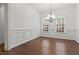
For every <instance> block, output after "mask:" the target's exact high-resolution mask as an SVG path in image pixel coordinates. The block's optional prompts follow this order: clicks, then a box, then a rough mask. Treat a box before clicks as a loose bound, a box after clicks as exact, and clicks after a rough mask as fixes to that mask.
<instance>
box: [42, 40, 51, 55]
mask: <svg viewBox="0 0 79 59" xmlns="http://www.w3.org/2000/svg"><path fill="white" fill-rule="evenodd" d="M49 45H50V43H49V40H43V41H42V48H43V49H42V51H43V54H45V55H47V54H48V53H49Z"/></svg>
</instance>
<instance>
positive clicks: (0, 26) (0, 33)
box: [0, 6, 4, 44]
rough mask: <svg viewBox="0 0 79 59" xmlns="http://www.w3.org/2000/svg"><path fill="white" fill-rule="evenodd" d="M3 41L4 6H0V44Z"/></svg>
mask: <svg viewBox="0 0 79 59" xmlns="http://www.w3.org/2000/svg"><path fill="white" fill-rule="evenodd" d="M1 43H4V6H1V7H0V44H1Z"/></svg>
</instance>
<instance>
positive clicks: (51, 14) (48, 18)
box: [46, 3, 56, 22]
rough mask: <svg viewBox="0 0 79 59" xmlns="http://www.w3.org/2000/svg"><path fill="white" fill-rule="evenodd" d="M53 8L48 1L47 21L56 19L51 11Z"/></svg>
mask: <svg viewBox="0 0 79 59" xmlns="http://www.w3.org/2000/svg"><path fill="white" fill-rule="evenodd" d="M52 10H53V8H52V3H50V13H49V15H48V16H47V17H46V20H47V21H50V22H52V21H54V20H55V19H56V17H55V16H54V14H53V12H52Z"/></svg>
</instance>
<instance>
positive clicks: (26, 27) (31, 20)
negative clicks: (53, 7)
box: [8, 3, 40, 49]
mask: <svg viewBox="0 0 79 59" xmlns="http://www.w3.org/2000/svg"><path fill="white" fill-rule="evenodd" d="M39 34H40V17H39V14H38V12H37V11H36V10H35V9H34V8H32V7H31V5H30V4H25V3H9V4H8V49H11V48H13V47H15V46H17V45H20V44H22V43H25V42H27V41H30V40H32V39H34V38H37V37H38V36H39Z"/></svg>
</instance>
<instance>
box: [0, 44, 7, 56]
mask: <svg viewBox="0 0 79 59" xmlns="http://www.w3.org/2000/svg"><path fill="white" fill-rule="evenodd" d="M5 54H7V52H6V51H5V50H4V44H3V43H2V44H0V55H5Z"/></svg>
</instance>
